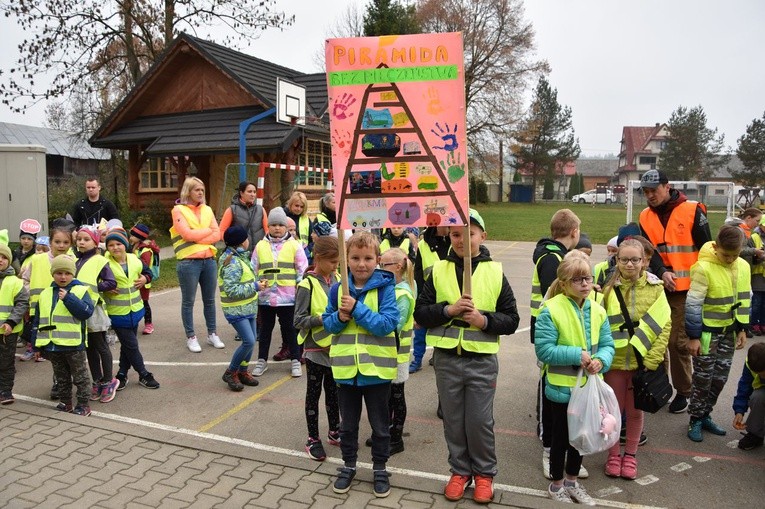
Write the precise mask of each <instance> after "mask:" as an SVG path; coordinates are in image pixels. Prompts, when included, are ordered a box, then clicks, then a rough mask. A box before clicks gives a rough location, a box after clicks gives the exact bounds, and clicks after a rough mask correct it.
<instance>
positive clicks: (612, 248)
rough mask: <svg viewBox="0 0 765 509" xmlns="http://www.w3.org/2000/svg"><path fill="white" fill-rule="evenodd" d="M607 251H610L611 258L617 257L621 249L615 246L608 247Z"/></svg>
mask: <svg viewBox="0 0 765 509" xmlns="http://www.w3.org/2000/svg"><path fill="white" fill-rule="evenodd" d="M606 251H608V256H611V255H615V254H616V253H617V252H618V251H619V248H618V247H614V246H606Z"/></svg>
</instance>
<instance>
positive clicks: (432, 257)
mask: <svg viewBox="0 0 765 509" xmlns="http://www.w3.org/2000/svg"><path fill="white" fill-rule="evenodd" d="M417 252H418V253H420V259H421V260H422V276H423V279H424V280H425V281H427V280H428V278H429V277H430V273H431V272H432V271H433V265H435V264H436V262H437V261H439V260H440V259H441V258H440V257H439V256H438V253H437V252H435V251H433V250H432V249H430V246H429V245H428V243H427V242H425V239H422V240H421V241H419V242H418V243H417Z"/></svg>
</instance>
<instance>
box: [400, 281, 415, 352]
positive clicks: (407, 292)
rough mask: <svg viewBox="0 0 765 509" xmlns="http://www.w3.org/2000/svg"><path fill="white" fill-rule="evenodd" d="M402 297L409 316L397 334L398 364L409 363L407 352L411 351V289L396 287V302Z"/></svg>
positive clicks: (412, 326) (412, 320)
mask: <svg viewBox="0 0 765 509" xmlns="http://www.w3.org/2000/svg"><path fill="white" fill-rule="evenodd" d="M401 297H404V298H406V299H407V300H409V316H408V317H407V318H406V321H405V322H404V326H403V327H402V328H401V331H400V332H398V363H399V364H403V363H405V362H409V352H410V351H411V350H412V329H414V295H412V292H411V289H409V288H399V287H398V286H396V300H397V301H398V299H399V298H401Z"/></svg>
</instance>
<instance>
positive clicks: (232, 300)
mask: <svg viewBox="0 0 765 509" xmlns="http://www.w3.org/2000/svg"><path fill="white" fill-rule="evenodd" d="M230 263H238V264H239V265H241V267H242V275H241V276H240V277H239V282H240V283H249V282H251V281H255V272H254V271H253V270H252V265H250V264H249V263H244V262H243V261H242V260H240V259H239V258H237V257H236V256H232V257H231V262H230ZM223 267H224V265H223V264H221V266H220V268H219V269H218V290H220V307H222V308H223V310H224V311H225V310H226V308H230V307H234V306H244V305H247V304H249V303H250V302H252V301H255V300H258V294H257V293H254V294H252V295H251V296H250V297H245V298H243V299H237V298H236V297H229V296H228V294H227V293H226V290H224V289H223V275H222V274H223Z"/></svg>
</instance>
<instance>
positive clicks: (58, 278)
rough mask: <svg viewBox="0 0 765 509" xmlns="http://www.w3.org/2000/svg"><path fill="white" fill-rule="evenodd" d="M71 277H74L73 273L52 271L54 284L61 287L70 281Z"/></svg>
mask: <svg viewBox="0 0 765 509" xmlns="http://www.w3.org/2000/svg"><path fill="white" fill-rule="evenodd" d="M72 279H74V274H72V273H71V272H66V271H56V272H54V273H53V281H55V282H56V285H58V286H60V287H61V288H64V287H65V286H66V285H68V284H69V283H71V282H72Z"/></svg>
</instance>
